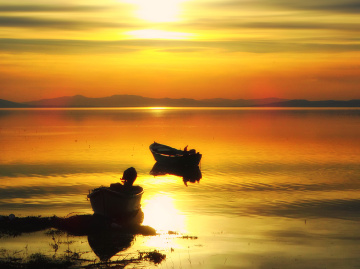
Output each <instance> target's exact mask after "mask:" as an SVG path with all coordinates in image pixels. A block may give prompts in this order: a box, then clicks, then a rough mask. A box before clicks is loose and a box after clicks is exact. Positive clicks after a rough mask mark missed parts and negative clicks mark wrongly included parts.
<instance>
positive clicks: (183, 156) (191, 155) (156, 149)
mask: <svg viewBox="0 0 360 269" xmlns="http://www.w3.org/2000/svg"><path fill="white" fill-rule="evenodd" d="M149 148H150V151H151V153H152V154H153V156H154V158H155V160H156V161H157V162H158V163H161V164H165V165H176V164H177V165H185V166H186V165H187V166H191V165H199V163H200V160H201V157H202V155H201V154H200V153H199V152H196V150H195V149H190V150H187V146H186V147H185V149H184V150H179V149H175V148H172V147H169V146H166V145H163V144H159V143H156V142H154V143H152V144H151V145H150V147H149Z"/></svg>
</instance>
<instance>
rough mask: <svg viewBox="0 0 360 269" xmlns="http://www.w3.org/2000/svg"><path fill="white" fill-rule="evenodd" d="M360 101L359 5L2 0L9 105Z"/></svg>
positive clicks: (3, 91) (2, 70)
mask: <svg viewBox="0 0 360 269" xmlns="http://www.w3.org/2000/svg"><path fill="white" fill-rule="evenodd" d="M77 94H81V95H85V96H88V97H104V96H110V95H114V94H136V95H142V96H145V97H154V98H160V97H171V98H183V97H186V98H194V99H205V98H218V97H221V98H230V99H240V98H243V99H252V98H265V97H279V98H289V99H309V100H327V99H339V100H349V99H359V98H360V1H359V0H316V1H314V0H302V1H289V0H101V1H99V0H98V1H94V0H87V1H84V0H77V1H70V0H61V1H60V0H52V1H45V0H18V1H13V0H1V2H0V99H6V100H10V101H17V102H21V101H32V100H38V99H43V98H53V97H60V96H71V95H77Z"/></svg>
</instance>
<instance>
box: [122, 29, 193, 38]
mask: <svg viewBox="0 0 360 269" xmlns="http://www.w3.org/2000/svg"><path fill="white" fill-rule="evenodd" d="M126 34H127V35H129V36H131V37H135V38H142V39H154V38H155V39H186V38H188V37H189V36H190V34H188V33H180V32H168V31H163V30H155V29H142V30H135V31H130V32H127V33H126Z"/></svg>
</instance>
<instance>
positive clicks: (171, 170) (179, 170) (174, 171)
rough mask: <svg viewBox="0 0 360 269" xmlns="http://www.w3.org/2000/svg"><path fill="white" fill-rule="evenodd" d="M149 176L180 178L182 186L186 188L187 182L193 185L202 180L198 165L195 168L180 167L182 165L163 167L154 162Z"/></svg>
mask: <svg viewBox="0 0 360 269" xmlns="http://www.w3.org/2000/svg"><path fill="white" fill-rule="evenodd" d="M150 175H153V176H164V175H174V176H178V177H182V179H183V181H184V184H185V185H186V186H187V182H191V183H195V182H199V181H200V179H201V178H202V174H201V171H200V168H199V166H198V165H195V166H182V165H164V164H161V163H158V162H156V163H155V164H154V166H153V168H152V169H151V171H150Z"/></svg>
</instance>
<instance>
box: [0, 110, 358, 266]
mask: <svg viewBox="0 0 360 269" xmlns="http://www.w3.org/2000/svg"><path fill="white" fill-rule="evenodd" d="M153 141H157V142H159V143H164V144H168V145H171V146H174V147H176V148H182V147H185V146H186V145H188V146H189V148H196V149H197V150H198V151H200V152H201V153H202V154H203V159H202V161H201V166H200V170H201V175H202V178H201V179H200V181H197V180H195V182H194V183H192V182H190V181H189V182H187V186H186V185H185V184H184V182H183V178H181V177H179V176H175V175H163V176H154V175H151V174H150V171H151V170H152V169H153V166H154V164H155V161H154V159H153V157H152V155H151V153H150V151H149V149H148V147H149V145H150V144H151V143H152V142H153ZM0 145H1V147H0V215H9V214H15V215H16V216H18V217H25V216H38V215H42V216H52V215H54V214H55V215H57V216H67V215H69V214H70V215H71V214H92V209H91V206H90V202H89V201H88V200H87V198H86V195H87V194H88V192H89V190H91V189H94V188H96V187H98V186H100V185H104V186H108V185H109V184H110V183H113V182H119V178H120V177H121V176H122V172H123V171H124V170H125V169H126V168H128V167H130V166H133V167H135V168H136V170H137V172H138V179H137V181H136V184H139V185H141V186H142V187H143V188H144V191H145V192H144V195H143V200H142V210H143V212H144V216H145V217H144V222H143V224H144V225H148V226H151V227H153V228H155V229H156V230H157V231H158V233H159V235H157V236H142V235H139V236H135V237H134V238H133V239H132V240H130V242H128V244H127V245H126V247H125V249H124V250H123V251H120V252H119V253H118V254H117V255H115V256H114V257H113V259H119V257H120V256H119V255H128V256H129V255H130V256H131V255H133V254H134V253H136V252H137V251H138V250H154V249H157V250H160V251H162V253H165V254H166V255H167V259H166V261H164V262H163V263H161V264H160V265H158V267H159V268H360V256H359V245H360V229H359V225H360V192H359V190H360V110H359V109H88V110H87V109H72V110H71V109H53V110H51V109H38V110H21V109H15V110H0ZM168 231H173V232H176V233H170V234H169V233H168ZM182 235H188V236H190V237H185V238H183V237H182ZM58 236H59V238H55V239H54V238H53V237H52V236H49V235H46V234H45V233H44V232H36V233H30V234H23V235H22V236H19V237H16V238H12V237H2V238H0V248H2V249H7V250H8V251H24V252H26V253H34V252H38V251H42V252H44V253H48V254H49V255H50V254H54V248H52V247H51V244H52V242H54V240H58V241H59V242H60V241H62V242H66V241H67V242H69V241H71V244H69V243H67V244H66V243H63V244H59V245H60V249H59V250H57V252H58V253H60V252H64V251H66V250H67V249H69V248H70V249H72V250H73V251H79V252H82V253H83V257H84V258H93V259H95V258H97V257H96V255H95V254H94V252H93V251H92V249H91V246H90V243H89V238H87V237H71V239H69V236H67V235H58ZM196 238H197V239H196ZM115 240H116V239H115ZM115 243H116V242H115ZM146 266H149V265H146Z"/></svg>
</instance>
